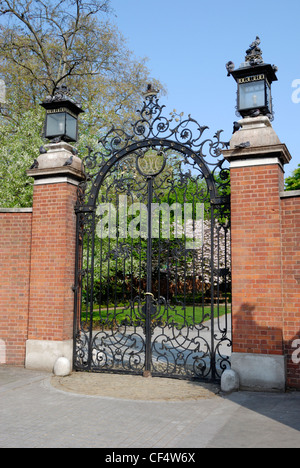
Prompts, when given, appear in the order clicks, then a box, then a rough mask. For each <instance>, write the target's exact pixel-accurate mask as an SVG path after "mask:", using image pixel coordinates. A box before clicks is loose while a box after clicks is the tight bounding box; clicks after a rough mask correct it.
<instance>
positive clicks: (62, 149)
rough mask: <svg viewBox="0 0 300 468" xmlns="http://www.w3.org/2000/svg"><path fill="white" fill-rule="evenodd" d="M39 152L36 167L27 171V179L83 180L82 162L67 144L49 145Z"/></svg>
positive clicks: (73, 149)
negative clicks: (57, 178)
mask: <svg viewBox="0 0 300 468" xmlns="http://www.w3.org/2000/svg"><path fill="white" fill-rule="evenodd" d="M40 151H41V154H40V156H39V157H38V158H37V163H38V164H37V167H36V168H35V169H30V170H28V171H27V175H28V176H29V177H33V178H34V179H39V178H46V177H53V176H55V175H57V176H68V177H71V178H74V179H77V180H83V179H85V175H84V169H83V164H82V160H81V159H80V158H79V157H78V156H76V151H75V148H74V147H73V146H71V145H70V144H69V143H66V142H63V141H62V142H60V143H49V144H47V145H45V146H44V147H43V148H41V149H40Z"/></svg>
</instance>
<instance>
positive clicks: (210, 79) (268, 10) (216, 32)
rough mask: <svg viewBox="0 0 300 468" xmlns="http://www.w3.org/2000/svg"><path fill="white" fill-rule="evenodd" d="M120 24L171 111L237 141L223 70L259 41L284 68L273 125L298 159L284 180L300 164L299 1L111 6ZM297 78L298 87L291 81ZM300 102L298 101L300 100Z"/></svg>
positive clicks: (229, 81)
mask: <svg viewBox="0 0 300 468" xmlns="http://www.w3.org/2000/svg"><path fill="white" fill-rule="evenodd" d="M111 5H112V7H113V8H114V12H115V15H116V16H115V17H113V18H112V21H113V22H114V23H115V24H116V25H117V26H118V28H119V30H120V31H121V32H122V33H123V35H124V36H125V38H126V40H127V46H128V48H129V49H130V50H131V51H132V52H133V53H134V54H135V56H136V57H140V58H142V57H148V59H149V61H148V64H147V65H148V68H149V69H150V71H151V75H152V76H153V77H155V78H157V79H159V80H160V81H161V82H162V83H163V84H164V85H165V87H166V89H167V92H168V95H167V96H166V97H163V98H162V101H161V102H162V103H163V104H165V105H166V106H167V109H166V112H167V113H168V112H170V111H172V109H176V110H177V111H178V112H184V113H185V115H186V116H187V115H188V114H191V116H192V117H193V118H194V119H196V120H197V121H198V122H199V123H200V124H201V125H207V126H209V127H210V130H207V134H206V135H207V137H212V136H213V135H214V133H215V132H216V131H217V130H220V129H223V130H224V136H223V139H224V141H228V140H230V138H231V135H232V124H233V122H234V121H235V120H238V119H239V118H238V117H237V116H236V115H235V105H236V83H235V81H234V79H233V78H232V77H227V73H226V69H225V64H226V62H228V61H229V60H232V61H233V62H234V63H235V65H236V67H239V66H240V64H241V62H243V61H244V58H245V51H246V49H247V48H248V46H249V45H250V44H251V43H252V42H253V41H254V39H255V38H256V36H257V35H258V36H259V37H260V38H261V46H260V47H261V49H262V51H263V58H264V61H265V62H266V63H271V64H272V65H273V64H275V65H276V66H277V67H278V73H277V77H278V80H279V81H278V82H275V83H273V86H272V95H273V105H274V110H275V120H274V122H273V123H272V125H273V128H274V129H275V131H276V132H277V134H278V136H279V138H280V140H281V142H282V143H285V144H286V145H287V147H288V149H289V151H290V153H291V155H292V158H293V159H292V162H291V163H290V164H289V165H288V166H285V172H286V176H289V175H291V173H292V171H293V170H294V169H296V168H297V166H298V164H299V163H300V141H299V137H298V135H299V134H300V118H299V117H300V102H299V103H298V104H296V103H295V102H293V100H292V95H293V93H294V96H295V93H296V95H297V97H298V98H300V47H299V46H300V28H299V22H300V1H299V0H285V1H279V0H272V1H271V0H260V1H258V0H249V1H245V0H244V1H243V0H239V1H237V0H223V1H221V0H210V1H208V0H206V1H204V0H185V1H180V0H111ZM295 80H299V84H298V85H297V86H298V88H299V93H297V88H292V83H293V82H294V81H295ZM299 100H300V99H299Z"/></svg>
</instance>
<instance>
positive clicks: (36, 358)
mask: <svg viewBox="0 0 300 468" xmlns="http://www.w3.org/2000/svg"><path fill="white" fill-rule="evenodd" d="M46 149H47V150H48V152H47V153H45V154H42V155H41V156H40V157H39V158H38V162H39V167H38V168H37V169H34V170H31V171H28V175H29V176H31V177H34V179H35V182H34V195H33V214H32V245H31V273H30V299H29V319H28V340H27V343H26V363H25V365H26V367H27V368H31V369H41V370H47V371H52V370H53V366H54V363H55V361H56V359H57V358H59V357H62V356H63V357H67V358H68V359H69V360H70V362H72V337H73V302H74V297H73V296H74V295H73V291H72V285H73V284H74V270H75V230H76V223H75V222H76V219H75V213H74V206H75V203H76V197H77V185H78V183H79V181H80V180H82V178H83V174H82V172H81V161H80V159H79V158H77V157H75V156H73V162H72V164H71V165H67V166H65V165H64V164H65V162H66V161H67V160H68V159H69V158H70V157H71V156H72V152H71V151H72V147H71V146H70V145H68V144H66V143H58V144H51V145H46Z"/></svg>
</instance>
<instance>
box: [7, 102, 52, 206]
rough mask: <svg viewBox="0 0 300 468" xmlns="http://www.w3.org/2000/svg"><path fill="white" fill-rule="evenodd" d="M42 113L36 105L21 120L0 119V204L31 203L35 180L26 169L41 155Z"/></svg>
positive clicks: (27, 204) (17, 204) (22, 204)
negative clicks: (28, 174)
mask: <svg viewBox="0 0 300 468" xmlns="http://www.w3.org/2000/svg"><path fill="white" fill-rule="evenodd" d="M43 118H44V116H43V112H42V109H41V108H39V107H37V108H34V109H32V110H28V111H27V112H25V113H24V114H23V116H22V118H20V120H19V121H17V122H16V121H14V120H6V119H1V120H0V206H1V207H5V208H15V207H18V208H26V207H30V206H31V205H32V193H33V179H30V178H28V176H27V174H26V171H27V169H29V168H30V166H31V164H32V163H33V161H34V159H35V158H37V157H38V156H39V147H40V146H41V145H42V143H43V141H42V139H41V137H40V135H41V129H42V126H43Z"/></svg>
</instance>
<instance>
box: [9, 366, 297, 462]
mask: <svg viewBox="0 0 300 468" xmlns="http://www.w3.org/2000/svg"><path fill="white" fill-rule="evenodd" d="M77 377H78V375H77ZM77 377H76V378H77ZM83 377H84V375H83ZM102 377H103V376H102V374H100V375H97V378H98V381H97V379H96V378H95V377H93V379H94V380H93V382H92V381H90V383H89V388H88V389H87V390H86V393H90V395H84V394H79V393H73V392H75V391H82V388H81V389H80V388H79V387H77V390H76V387H75V380H74V381H72V379H71V378H70V379H69V380H68V382H69V383H68V384H67V381H65V382H66V383H65V384H62V383H60V382H59V380H58V379H57V378H56V379H54V380H53V377H52V376H51V375H49V374H46V373H42V372H34V371H28V370H25V369H20V368H11V367H5V366H2V367H1V366H0V402H1V406H0V447H1V448H9V447H12V448H15V447H18V448H19V447H30V448H35V447H36V448H48V447H50V448H54V447H70V448H71V447H77V448H83V447H86V448H89V447H99V448H104V449H105V448H106V449H108V448H110V449H111V448H113V449H114V450H115V452H116V453H122V449H124V448H126V449H138V448H149V449H151V450H152V451H153V452H155V450H156V449H164V450H165V449H168V448H173V449H178V450H179V449H182V450H185V451H187V450H189V451H190V452H191V451H193V449H197V448H214V447H234V448H239V447H245V448H246V447H247V448H248V447H268V448H272V447H276V448H279V447H295V448H300V393H299V392H295V393H286V394H268V393H248V392H239V393H234V394H231V395H229V396H222V395H220V394H217V393H216V387H213V386H212V387H210V386H209V385H207V386H205V387H203V388H202V389H200V387H197V388H198V389H199V394H196V396H195V395H194V397H193V398H191V394H189V396H188V395H187V398H186V399H185V398H184V397H183V398H182V395H181V397H180V398H179V397H177V398H176V391H175V396H174V392H173V397H172V398H169V399H167V398H166V396H162V395H164V393H163V392H164V390H163V388H165V386H166V385H167V384H168V382H169V384H170V388H173V390H175V387H176V386H178V385H179V387H177V389H178V390H177V391H178V392H182V393H183V394H184V392H185V391H188V390H187V388H188V387H187V385H188V383H187V382H177V383H176V385H175V384H174V383H172V382H173V381H167V382H166V381H165V380H166V379H143V378H142V377H133V378H132V380H131V382H129V381H128V379H126V378H124V376H122V375H120V376H112V381H111V382H112V387H113V388H114V393H112V394H111V396H109V397H108V396H107V394H105V392H104V390H103V395H101V391H100V390H97V391H96V390H95V389H94V395H92V386H97V388H99V387H100V386H101V378H102ZM85 378H87V377H86V376H85ZM108 379H109V377H106V381H105V384H104V383H103V382H104V380H103V379H102V383H103V389H104V388H106V389H107V388H108V385H109V381H108ZM141 379H142V383H141ZM154 381H155V392H156V395H160V396H161V398H160V400H159V399H158V397H157V398H155V395H153V392H154V390H153V391H152V392H151V394H152V396H153V398H152V400H151V401H143V400H142V398H143V395H141V394H140V392H142V391H145V387H144V390H143V386H145V385H147V382H148V385H153V382H154ZM86 383H88V381H86ZM180 384H182V388H181V387H180ZM54 385H55V386H54ZM63 385H65V386H69V388H68V389H67V388H64V387H63ZM77 385H79V384H77ZM189 385H190V388H192V385H193V384H191V383H189ZM138 388H139V391H137V389H138ZM160 388H161V391H160ZM180 388H181V389H180ZM120 389H121V390H122V391H121V392H120ZM184 389H185V390H184ZM66 390H67V391H66ZM106 391H107V390H106ZM134 391H136V392H137V393H136V395H134V394H133V392H134ZM194 391H195V387H193V392H194ZM118 392H119V393H118ZM131 398H132V399H131Z"/></svg>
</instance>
